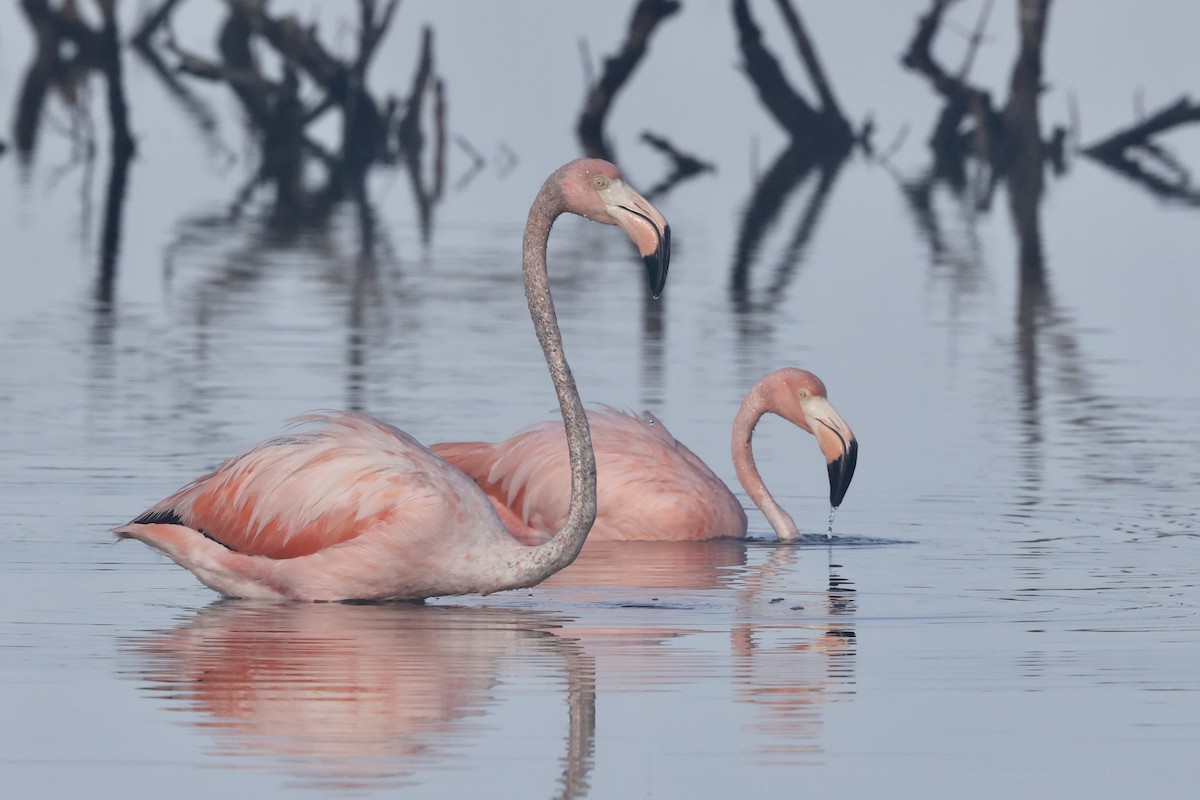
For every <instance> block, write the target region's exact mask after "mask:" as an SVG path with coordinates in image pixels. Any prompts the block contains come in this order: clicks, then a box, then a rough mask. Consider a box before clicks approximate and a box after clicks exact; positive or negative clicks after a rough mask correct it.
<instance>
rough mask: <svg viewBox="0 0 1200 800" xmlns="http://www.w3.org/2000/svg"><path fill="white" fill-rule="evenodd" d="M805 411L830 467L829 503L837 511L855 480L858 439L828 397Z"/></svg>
mask: <svg viewBox="0 0 1200 800" xmlns="http://www.w3.org/2000/svg"><path fill="white" fill-rule="evenodd" d="M805 412H806V416H807V417H808V420H809V424H810V425H812V431H813V433H814V434H815V435H816V437H817V444H818V445H820V447H821V452H822V453H824V454H825V462H826V464H827V465H828V467H829V504H830V505H831V506H833V507H834V508H837V507H838V506H840V505H841V504H842V499H843V498H845V496H846V490H847V489H849V488H850V481H851V479H853V478H854V467H855V465H856V464H857V463H858V440H857V439H855V438H854V432H853V431H851V430H850V426H849V425H847V424H846V421H845V420H843V419H842V418H841V416H839V415H838V413H837V412H836V411H834V410H833V406H832V405H831V404H830V403H829V401H828V400H826V399H825V398H823V397H815V398H813V399H812V400H811V401H810V404H809V407H808V408H806V409H805Z"/></svg>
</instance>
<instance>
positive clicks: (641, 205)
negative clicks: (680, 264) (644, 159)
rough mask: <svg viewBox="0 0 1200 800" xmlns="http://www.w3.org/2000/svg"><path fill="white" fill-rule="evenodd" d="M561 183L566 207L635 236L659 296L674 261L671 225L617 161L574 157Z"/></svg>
mask: <svg viewBox="0 0 1200 800" xmlns="http://www.w3.org/2000/svg"><path fill="white" fill-rule="evenodd" d="M560 172H561V175H560V178H559V185H560V186H561V187H562V192H563V196H564V198H565V199H566V204H567V206H566V207H567V210H568V211H570V212H572V213H575V214H578V215H580V216H581V217H587V218H588V219H590V220H594V221H595V222H603V223H604V224H606V225H617V226H618V227H620V228H621V229H622V230H623V231H625V233H626V234H627V235H628V236H629V238H630V239H632V240H633V243H634V245H635V246H636V247H637V249H638V252H639V253H640V254H641V256H642V261H644V262H645V264H646V275H647V277H648V278H649V279H650V291H651V292H652V293H653V294H654V296H655V297H656V298H657V297H658V296H659V295H660V294H662V290H663V286H665V285H666V283H667V266H668V265H669V264H670V261H671V226H670V225H668V224H667V220H666V219H665V218H664V217H663V215H662V214H660V213H659V211H658V209H657V208H655V207H654V206H652V205H650V202H649V201H648V200H646V198H644V197H642V196H641V195H640V194H638V192H637V191H635V190H634V189H633V187H631V186H630V185H629V184H627V183H625V180H624V179H623V178H622V177H621V171H620V170H619V169H617V167H616V165H615V164H611V163H609V162H607V161H604V160H602V159H599V158H581V159H579V160H577V161H572V162H571V163H570V164H567V165H566V166H565V167H563V168H562V170H561V171H560Z"/></svg>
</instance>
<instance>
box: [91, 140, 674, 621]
mask: <svg viewBox="0 0 1200 800" xmlns="http://www.w3.org/2000/svg"><path fill="white" fill-rule="evenodd" d="M566 212H570V213H574V214H579V215H581V216H584V217H586V218H588V219H591V220H593V221H596V222H601V223H604V224H609V225H618V226H620V227H621V228H622V229H623V230H624V231H625V233H626V234H627V235H628V236H629V237H630V239H631V240H632V241H633V243H634V244H635V245H636V246H637V248H638V251H639V253H640V254H641V256H642V258H643V260H644V262H645V264H646V267H647V270H648V276H649V278H650V285H651V290H652V291H653V292H655V293H656V294H657V292H658V291H660V290H661V289H662V287H663V283H664V281H665V280H666V273H667V266H668V263H669V258H670V229H669V228H668V226H667V223H666V220H665V219H663V217H662V215H661V214H660V213H659V212H658V211H657V209H655V208H654V207H653V206H651V205H650V204H649V203H648V202H647V201H646V199H645V198H643V197H642V196H641V195H639V194H638V193H637V192H636V191H634V190H633V189H632V188H631V187H629V186H628V185H627V184H625V182H624V181H623V180H622V179H621V174H620V172H619V171H618V170H617V168H616V167H615V166H613V165H612V164H610V163H608V162H607V161H600V160H598V159H580V160H578V161H572V162H571V163H569V164H566V165H564V166H563V167H561V168H559V169H558V170H556V171H555V172H554V173H553V174H552V175H551V176H550V177H549V178H547V179H546V182H545V183H544V184H543V185H542V188H541V190H540V191H539V192H538V195H537V198H536V199H535V200H534V203H533V206H532V207H531V208H530V211H529V218H528V221H527V223H526V226H525V236H524V247H523V255H522V266H523V274H524V278H525V289H526V296H527V299H528V301H529V314H530V318H531V319H532V320H533V324H534V332H535V333H536V334H537V338H538V341H539V343H540V344H541V345H542V350H543V352H544V354H545V356H546V365H547V367H548V368H549V370H550V377H551V380H552V382H553V383H554V389H555V393H556V394H557V395H558V401H559V408H560V410H561V412H562V415H563V419H562V425H564V426H565V432H564V435H563V439H564V441H566V442H568V443H569V449H570V457H569V458H567V459H566V461H565V462H564V463H567V464H568V466H567V471H568V473H569V478H568V483H567V484H566V485H567V487H568V488H567V489H566V492H567V498H568V499H567V500H566V501H565V504H564V508H565V509H566V511H565V512H564V513H563V514H562V515H561V516H562V518H561V525H560V527H559V528H556V529H555V531H554V535H552V536H550V537H547V539H546V540H545V541H543V542H541V543H539V544H536V545H532V546H529V545H525V544H523V543H522V542H520V541H518V540H517V539H515V538H514V537H513V536H512V535H511V534H510V533H509V532H508V530H507V529H506V526H505V524H504V523H503V522H502V521H501V520H500V519H498V518H497V515H496V512H495V510H494V509H493V507H492V504H491V503H490V501H489V500H488V498H487V496H486V495H485V494H484V493H483V492H482V491H480V489H479V487H477V486H476V485H475V484H474V483H473V482H472V481H471V479H470V478H468V477H467V476H466V475H464V474H463V473H462V472H460V471H459V470H457V469H455V468H454V467H453V466H451V465H450V464H449V463H447V462H446V461H444V460H443V459H441V458H439V457H438V456H436V455H434V454H433V453H432V452H430V451H429V450H428V449H427V448H426V447H424V446H423V445H421V444H420V443H419V442H417V441H416V440H415V439H413V438H412V437H411V436H409V435H408V434H406V433H404V432H403V431H401V430H398V429H397V428H394V427H392V426H391V425H388V424H386V423H383V422H380V421H378V420H375V419H372V418H370V417H366V416H362V415H358V414H342V415H333V416H323V415H314V416H310V417H305V418H301V420H300V422H302V423H307V424H309V425H310V426H311V427H310V428H308V429H304V430H297V431H295V432H293V433H289V434H286V435H283V436H277V437H275V438H273V439H268V440H266V441H264V442H261V443H260V444H257V445H255V446H254V447H251V448H250V449H249V450H247V451H246V452H245V453H242V454H241V455H239V456H236V457H234V458H232V459H230V460H228V461H226V462H225V463H224V464H222V465H221V466H220V467H218V468H217V469H216V470H215V471H213V472H212V473H210V474H208V475H205V476H203V477H202V478H199V479H197V480H195V481H193V482H192V483H190V484H189V485H187V486H186V487H184V488H183V489H181V490H180V491H178V492H176V493H175V494H173V495H171V496H170V497H168V498H167V499H165V500H163V501H162V502H160V503H158V504H156V505H154V506H152V507H151V508H150V509H148V510H147V511H146V512H144V513H143V514H141V515H139V516H138V517H136V518H135V519H134V520H133V521H132V522H130V523H128V524H126V525H122V526H121V527H119V528H117V529H116V531H115V532H116V534H117V536H118V537H120V538H122V539H138V540H140V541H142V542H144V543H146V544H147V545H149V546H150V547H153V548H155V549H156V550H158V551H160V552H162V553H164V554H165V555H167V556H169V557H170V558H171V559H173V560H174V561H175V562H176V563H178V564H180V565H181V566H183V567H186V568H187V569H189V570H191V571H192V573H194V574H195V575H196V577H197V578H199V579H200V581H201V582H203V583H204V584H205V585H207V586H209V587H211V588H213V589H215V590H216V591H218V592H220V593H221V594H224V595H229V596H234V597H250V598H288V599H297V600H349V599H357V600H384V599H396V600H416V599H423V598H427V597H435V596H439V595H458V594H468V593H482V594H488V593H490V592H496V591H500V590H502V589H512V588H517V587H522V586H533V585H535V584H537V583H540V582H541V581H543V580H545V579H546V578H547V577H549V576H550V575H552V574H554V573H555V572H557V571H558V570H560V569H562V568H563V567H565V566H567V565H568V564H570V563H571V562H572V561H574V559H575V557H576V556H577V555H578V554H579V549H580V548H581V547H582V546H583V541H584V539H585V538H586V537H587V534H588V530H589V529H590V528H591V525H592V520H593V519H594V517H595V509H596V491H595V464H594V459H593V456H592V450H591V443H590V440H589V437H588V430H587V423H586V419H585V416H584V411H583V404H582V401H581V400H580V399H579V393H578V392H577V391H576V388H575V381H574V379H573V378H572V377H571V371H570V367H569V366H568V364H567V361H566V356H565V355H564V353H563V347H562V337H561V334H560V332H559V329H558V322H557V319H556V318H555V314H554V302H553V299H552V298H551V296H550V289H549V278H548V275H547V269H546V245H547V241H548V239H549V236H550V228H551V226H552V225H553V223H554V220H555V218H557V217H558V216H559V215H560V214H563V213H566ZM563 430H564V429H563V428H562V427H560V432H563ZM564 458H566V456H565V453H564Z"/></svg>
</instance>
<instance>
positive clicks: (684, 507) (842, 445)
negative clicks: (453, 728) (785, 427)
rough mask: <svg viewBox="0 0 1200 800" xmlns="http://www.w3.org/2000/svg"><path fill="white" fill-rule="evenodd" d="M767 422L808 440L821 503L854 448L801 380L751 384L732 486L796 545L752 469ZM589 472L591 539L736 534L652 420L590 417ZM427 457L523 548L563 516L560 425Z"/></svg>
mask: <svg viewBox="0 0 1200 800" xmlns="http://www.w3.org/2000/svg"><path fill="white" fill-rule="evenodd" d="M767 413H772V414H777V415H779V416H780V417H783V418H784V419H786V420H787V421H788V422H791V423H792V424H794V425H797V426H798V427H800V428H802V429H804V430H806V431H808V432H809V433H811V434H813V435H815V436H816V437H817V443H818V444H819V445H820V447H821V451H822V452H823V453H824V454H825V460H826V462H827V464H828V466H829V502H830V503H831V504H832V505H833V506H834V507H836V506H838V505H840V504H841V502H842V498H843V497H844V496H845V494H846V489H847V488H849V486H850V480H851V478H852V477H853V476H854V466H855V463H856V461H857V458H858V441H857V440H856V439H855V438H854V434H853V433H852V432H851V430H850V427H849V426H848V425H847V424H846V423H845V422H844V421H843V420H842V418H841V417H840V416H839V415H838V413H837V412H836V411H834V409H833V406H832V405H831V404H830V402H829V399H828V397H827V396H826V392H825V384H824V383H822V382H821V380H820V378H818V377H817V376H816V375H813V374H812V373H811V372H806V371H804V370H801V369H794V368H785V369H780V370H776V371H775V372H772V373H771V374H770V375H767V376H766V377H765V378H763V379H762V380H760V381H759V382H758V383H757V384H755V385H754V388H752V389H751V390H750V393H749V394H747V395H746V399H745V400H744V401H743V402H742V406H741V408H740V409H739V410H738V413H737V417H736V418H735V419H734V422H733V464H734V469H735V471H736V472H737V477H738V480H739V481H740V482H741V484H742V487H743V488H744V489H745V490H746V493H747V494H748V495H749V496H750V499H751V500H753V501H754V503H755V505H757V506H758V507H759V508H760V509H761V510H762V512H763V514H764V515H765V516H766V518H767V521H768V522H770V523H771V527H772V528H774V529H775V533H776V535H778V536H779V538H780V539H782V540H794V539H797V538H798V537H799V535H800V534H799V531H798V529H797V528H796V523H795V522H794V521H793V520H792V518H791V517H790V516H789V515H788V513H787V512H786V511H784V510H783V508H782V507H780V505H779V504H778V503H777V502H775V499H774V498H773V497H772V496H771V493H770V492H769V491H768V490H767V487H766V484H765V483H764V482H763V479H762V477H761V476H760V475H759V473H758V469H757V468H756V467H755V464H754V455H753V453H752V451H751V447H750V439H751V436H752V435H753V433H754V427H755V425H757V424H758V421H759V420H760V419H761V418H762V417H763V415H764V414H767ZM588 418H589V420H590V421H591V431H592V443H593V446H594V448H595V453H596V464H597V487H596V491H597V510H596V524H595V525H594V526H593V527H592V532H591V534H590V536H591V538H592V539H593V540H600V541H604V540H621V539H679V540H685V539H686V540H692V539H716V538H721V537H742V536H745V535H746V513H745V512H744V511H743V510H742V506H741V503H739V502H738V499H737V497H735V496H734V494H733V492H731V491H730V490H729V488H728V487H726V486H725V484H724V483H723V482H722V481H721V479H720V478H718V477H717V476H716V475H715V474H713V471H712V470H711V469H709V468H708V466H707V465H705V463H704V462H703V461H701V460H700V459H699V458H698V457H697V456H696V455H695V454H694V453H692V451H691V450H689V449H687V447H685V446H684V445H683V444H682V443H680V442H679V441H677V440H676V439H675V437H674V436H672V435H671V434H670V433H669V432H668V431H667V429H666V427H665V426H664V425H663V424H662V423H661V422H659V421H658V420H657V419H656V418H655V417H654V416H653V415H652V414H650V413H645V414H643V415H642V416H641V417H637V416H633V415H632V414H625V413H622V412H620V411H616V410H614V409H606V410H603V411H596V412H592V413H590V414H589V415H588ZM433 451H434V452H435V453H437V454H438V455H440V456H442V457H443V458H445V459H446V460H447V461H449V462H450V463H451V464H454V466H456V467H458V468H459V469H460V470H462V471H463V472H465V473H466V474H467V475H468V476H470V477H471V478H472V479H473V480H474V481H475V482H476V483H478V484H479V485H480V487H482V488H483V490H484V491H485V492H486V493H487V495H488V498H489V499H490V500H491V501H492V503H493V504H494V505H495V506H496V510H497V512H498V513H499V515H500V519H502V520H503V521H504V524H505V525H506V526H507V527H508V529H509V532H510V533H512V535H513V536H515V537H517V538H518V539H520V540H522V541H524V542H531V543H532V542H543V541H546V540H547V539H549V538H550V537H551V536H553V535H554V532H555V531H556V530H558V529H559V528H560V527H561V526H562V525H563V521H564V520H565V518H566V516H567V513H568V508H569V506H568V501H569V499H570V497H571V491H570V485H569V483H568V481H567V475H568V469H567V468H568V464H567V458H568V455H567V448H566V443H565V442H564V441H563V431H562V426H560V425H557V424H556V423H553V422H543V423H539V424H537V425H534V426H532V427H529V428H527V429H525V430H524V431H522V432H521V433H518V434H517V435H516V436H514V437H512V438H511V439H508V440H507V441H504V442H500V443H498V444H489V443H487V442H449V443H444V444H436V445H434V446H433Z"/></svg>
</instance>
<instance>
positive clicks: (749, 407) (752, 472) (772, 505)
mask: <svg viewBox="0 0 1200 800" xmlns="http://www.w3.org/2000/svg"><path fill="white" fill-rule="evenodd" d="M770 411H772V409H771V407H770V404H769V403H768V402H767V400H766V398H765V396H764V392H763V391H762V384H761V383H760V384H758V385H756V386H755V387H754V388H753V389H751V390H750V393H749V394H748V395H746V399H745V400H743V401H742V406H741V408H739V409H738V413H737V416H736V417H734V419H733V468H734V470H735V471H736V472H737V478H738V482H739V483H741V484H742V488H743V489H745V490H746V494H747V495H748V496H749V497H750V499H751V500H753V501H754V505H756V506H758V508H759V510H760V511H762V513H763V516H764V517H766V518H767V522H769V523H770V524H771V527H772V528H774V530H775V535H776V536H778V537H779V539H780V540H781V541H791V540H794V539H796V538H798V537H799V536H800V532H799V530H797V528H796V523H795V522H794V521H793V520H792V518H791V516H790V515H789V514H788V513H787V512H786V511H784V510H783V507H782V506H780V505H779V503H776V502H775V498H774V497H772V496H771V492H770V491H769V490H768V489H767V485H766V483H764V482H763V479H762V476H761V475H759V474H758V467H757V466H756V465H755V463H754V451H753V449H752V447H751V444H750V440H751V438H752V437H753V436H754V426H755V425H757V424H758V421H759V420H760V419H762V417H763V415H764V414H766V413H767V412H770Z"/></svg>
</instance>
